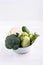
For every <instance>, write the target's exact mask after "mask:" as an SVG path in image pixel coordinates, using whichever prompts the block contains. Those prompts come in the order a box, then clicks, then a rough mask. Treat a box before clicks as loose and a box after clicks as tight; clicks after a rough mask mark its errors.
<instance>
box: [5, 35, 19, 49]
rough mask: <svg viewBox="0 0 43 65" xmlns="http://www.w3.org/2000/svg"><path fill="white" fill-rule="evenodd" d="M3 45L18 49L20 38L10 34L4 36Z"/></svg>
mask: <svg viewBox="0 0 43 65" xmlns="http://www.w3.org/2000/svg"><path fill="white" fill-rule="evenodd" d="M5 46H6V48H8V49H14V50H15V49H18V48H19V46H20V39H19V37H17V36H16V35H14V34H12V35H9V36H7V37H6V40H5Z"/></svg>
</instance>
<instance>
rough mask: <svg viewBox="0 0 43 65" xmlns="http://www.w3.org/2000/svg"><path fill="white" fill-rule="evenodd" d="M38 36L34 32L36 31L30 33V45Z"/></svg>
mask: <svg viewBox="0 0 43 65" xmlns="http://www.w3.org/2000/svg"><path fill="white" fill-rule="evenodd" d="M38 36H39V35H38V34H36V32H35V33H34V34H30V45H31V44H33V43H34V42H35V40H36V39H37V37H38Z"/></svg>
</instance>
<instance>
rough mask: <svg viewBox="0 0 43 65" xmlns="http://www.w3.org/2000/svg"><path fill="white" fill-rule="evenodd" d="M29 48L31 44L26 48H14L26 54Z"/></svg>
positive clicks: (17, 51)
mask: <svg viewBox="0 0 43 65" xmlns="http://www.w3.org/2000/svg"><path fill="white" fill-rule="evenodd" d="M29 50H30V46H29V47H26V48H18V49H17V50H14V52H16V53H18V54H26V53H28V52H29Z"/></svg>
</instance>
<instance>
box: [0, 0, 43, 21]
mask: <svg viewBox="0 0 43 65" xmlns="http://www.w3.org/2000/svg"><path fill="white" fill-rule="evenodd" d="M24 19H25V20H43V0H0V20H24Z"/></svg>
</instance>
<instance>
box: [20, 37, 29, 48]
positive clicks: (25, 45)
mask: <svg viewBox="0 0 43 65" xmlns="http://www.w3.org/2000/svg"><path fill="white" fill-rule="evenodd" d="M21 45H22V47H27V46H29V45H30V38H29V37H28V36H24V39H23V41H22V43H21Z"/></svg>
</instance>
